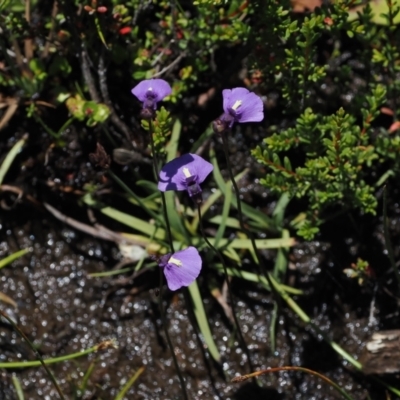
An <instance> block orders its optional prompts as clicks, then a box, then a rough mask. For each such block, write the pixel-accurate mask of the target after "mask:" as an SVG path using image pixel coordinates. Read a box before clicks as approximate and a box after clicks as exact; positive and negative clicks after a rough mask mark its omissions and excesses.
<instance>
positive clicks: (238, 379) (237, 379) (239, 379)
mask: <svg viewBox="0 0 400 400" xmlns="http://www.w3.org/2000/svg"><path fill="white" fill-rule="evenodd" d="M280 371H300V372H305V373H306V374H310V375H314V376H317V377H318V378H320V379H322V380H323V381H324V382H326V383H327V384H328V385H330V386H332V387H333V388H334V389H336V390H337V391H338V392H339V393H340V394H341V395H342V396H343V397H344V398H345V399H346V400H354V398H353V397H351V396H350V395H349V394H348V393H347V392H346V391H344V390H343V389H342V388H341V387H340V386H339V385H338V384H337V383H335V382H333V381H332V380H330V379H329V378H328V377H327V376H325V375H322V374H320V373H319V372H317V371H314V370H312V369H309V368H304V367H291V366H290V367H289V366H288V367H276V368H268V369H263V370H261V371H256V372H253V373H252V374H248V375H242V376H236V377H235V378H233V379H232V381H231V382H243V381H246V380H247V379H250V378H255V377H257V376H260V375H266V374H270V373H274V372H280Z"/></svg>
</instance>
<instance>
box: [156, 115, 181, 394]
mask: <svg viewBox="0 0 400 400" xmlns="http://www.w3.org/2000/svg"><path fill="white" fill-rule="evenodd" d="M150 144H151V152H152V154H153V170H154V176H155V180H156V181H157V180H158V174H159V162H158V155H157V152H156V149H155V145H154V140H153V121H152V120H150ZM161 199H162V204H163V214H164V218H165V224H166V227H167V233H168V242H169V246H170V248H171V253H174V244H173V240H172V232H171V225H170V223H169V218H168V212H167V203H166V200H165V195H164V193H163V192H161ZM163 283H164V275H163V272H162V270H161V268H160V289H159V290H160V293H159V295H158V296H159V297H158V306H159V308H160V315H161V321H162V324H163V327H164V333H165V337H166V338H167V342H168V347H169V348H170V350H171V353H172V359H173V360H174V365H175V369H176V373H177V374H178V378H179V382H180V385H181V389H182V396H183V400H188V395H187V392H186V386H185V380H184V379H183V376H182V372H181V370H180V368H179V364H178V360H177V358H176V355H175V351H174V347H173V345H172V341H171V337H170V336H169V332H168V327H167V320H166V318H165V312H164V307H163V303H162V291H163Z"/></svg>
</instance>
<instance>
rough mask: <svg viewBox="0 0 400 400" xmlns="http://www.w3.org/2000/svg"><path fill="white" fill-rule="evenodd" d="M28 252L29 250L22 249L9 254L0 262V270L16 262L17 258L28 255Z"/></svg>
mask: <svg viewBox="0 0 400 400" xmlns="http://www.w3.org/2000/svg"><path fill="white" fill-rule="evenodd" d="M30 251H31V249H22V250H19V251H16V252H15V253H13V254H10V255H9V256H7V257H6V258H3V259H2V260H0V269H2V268H4V267H5V266H7V265H8V264H11V263H12V262H14V261H15V260H18V258H21V257H22V256H24V255H25V254H26V253H29V252H30Z"/></svg>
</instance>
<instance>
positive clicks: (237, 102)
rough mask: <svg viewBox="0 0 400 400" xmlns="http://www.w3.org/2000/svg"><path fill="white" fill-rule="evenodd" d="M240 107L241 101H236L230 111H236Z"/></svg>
mask: <svg viewBox="0 0 400 400" xmlns="http://www.w3.org/2000/svg"><path fill="white" fill-rule="evenodd" d="M241 105H242V100H236V101H235V104H234V105H233V106H232V110H233V111H236V110H237V109H238V108H239V107H240V106H241Z"/></svg>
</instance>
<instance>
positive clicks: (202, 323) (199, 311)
mask: <svg viewBox="0 0 400 400" xmlns="http://www.w3.org/2000/svg"><path fill="white" fill-rule="evenodd" d="M189 293H190V296H191V297H192V301H193V305H194V310H193V311H194V315H195V316H196V320H197V323H198V324H199V328H200V332H201V333H202V335H203V337H204V341H205V342H206V344H207V346H208V351H209V352H210V354H211V356H212V358H213V359H214V360H215V361H217V362H218V363H220V362H221V355H220V354H219V351H218V348H217V345H216V344H215V342H214V338H213V336H212V333H211V329H210V325H209V324H208V318H207V315H206V312H205V310H204V305H203V299H202V298H201V294H200V290H199V287H198V285H197V282H196V281H194V282H193V283H192V284H191V285H190V286H189Z"/></svg>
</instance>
